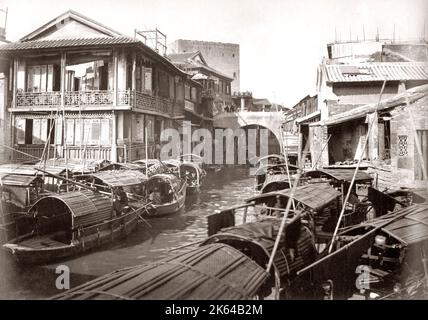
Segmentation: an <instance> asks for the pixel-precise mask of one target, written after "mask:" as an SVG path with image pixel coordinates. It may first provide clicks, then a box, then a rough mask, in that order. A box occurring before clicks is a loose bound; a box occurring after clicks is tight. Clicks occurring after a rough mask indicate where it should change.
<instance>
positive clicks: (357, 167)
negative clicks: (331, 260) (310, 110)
mask: <svg viewBox="0 0 428 320" xmlns="http://www.w3.org/2000/svg"><path fill="white" fill-rule="evenodd" d="M385 86H386V80H385V81H384V82H383V85H382V88H381V90H380V94H379V101H378V103H377V105H376V110H375V117H374V119H373V121H372V122H371V123H369V125H368V130H367V134H366V137H365V139H364V143H363V147H362V150H365V148H366V146H367V141H368V139H369V136H370V134H371V130H372V126H373V123H374V122H375V121H377V109H378V107H379V105H380V102H381V99H382V94H383V91H384V90H385ZM357 152H358V150H357ZM363 155H364V151H363V152H361V154H360V155H359V158H358V163H357V166H356V167H355V171H354V175H353V176H352V180H351V183H350V184H349V189H348V192H347V193H346V197H345V200H344V201H343V206H342V210H341V211H340V214H339V219H338V220H337V224H336V227H335V229H334V232H333V236H332V239H331V242H330V246H329V248H328V253H331V250H332V249H333V246H334V242H335V241H336V235H337V232H338V231H339V226H340V223H341V221H342V218H343V215H344V213H345V208H346V203H347V202H348V200H349V197H350V196H351V191H352V187H353V185H354V182H355V178H356V177H357V173H358V170H359V169H360V165H361V161H362V160H363Z"/></svg>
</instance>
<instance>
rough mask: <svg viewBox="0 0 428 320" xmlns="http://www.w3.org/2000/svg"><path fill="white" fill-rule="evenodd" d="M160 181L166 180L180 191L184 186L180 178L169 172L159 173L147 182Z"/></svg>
mask: <svg viewBox="0 0 428 320" xmlns="http://www.w3.org/2000/svg"><path fill="white" fill-rule="evenodd" d="M158 181H162V182H166V183H168V184H170V185H171V187H172V188H173V189H174V190H175V191H176V192H178V191H180V188H181V186H182V181H183V180H181V179H180V178H178V177H177V176H175V175H173V174H167V173H158V174H155V175H153V176H151V177H150V178H149V180H148V181H147V184H151V183H154V184H156V183H157V182H158Z"/></svg>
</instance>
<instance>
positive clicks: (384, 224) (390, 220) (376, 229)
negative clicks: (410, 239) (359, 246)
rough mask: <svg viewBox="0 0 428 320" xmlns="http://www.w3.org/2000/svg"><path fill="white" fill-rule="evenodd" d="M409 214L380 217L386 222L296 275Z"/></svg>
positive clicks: (301, 270)
mask: <svg viewBox="0 0 428 320" xmlns="http://www.w3.org/2000/svg"><path fill="white" fill-rule="evenodd" d="M409 213H410V212H409V211H408V210H406V211H405V212H402V213H400V214H398V215H396V216H395V217H392V218H388V219H385V217H386V216H382V217H381V219H380V220H386V221H385V222H384V223H382V224H379V225H378V226H377V227H375V228H373V229H372V230H370V231H368V232H367V233H365V234H364V235H362V236H360V237H358V238H357V239H355V240H353V241H351V242H350V243H348V244H346V245H344V246H343V247H341V248H340V249H338V250H336V251H335V252H333V253H331V254H328V255H327V256H325V257H323V258H321V259H319V260H317V261H315V262H314V263H312V264H311V265H309V266H306V267H304V268H303V269H300V270H299V271H297V275H298V276H299V275H301V274H302V273H304V272H306V271H308V270H309V269H311V268H313V267H315V266H316V265H318V264H320V263H321V262H324V261H325V260H327V259H329V258H331V257H332V256H334V255H336V254H338V253H340V252H342V251H344V250H348V249H349V248H351V247H352V246H353V245H354V244H355V243H357V242H358V241H360V240H362V239H363V238H364V237H367V236H369V235H371V234H373V233H375V232H376V231H378V230H380V229H382V228H384V227H386V226H387V225H389V224H390V223H392V222H394V221H397V220H398V219H400V218H403V217H405V216H406V215H408V214H409ZM413 213H415V212H413ZM391 214H393V213H391Z"/></svg>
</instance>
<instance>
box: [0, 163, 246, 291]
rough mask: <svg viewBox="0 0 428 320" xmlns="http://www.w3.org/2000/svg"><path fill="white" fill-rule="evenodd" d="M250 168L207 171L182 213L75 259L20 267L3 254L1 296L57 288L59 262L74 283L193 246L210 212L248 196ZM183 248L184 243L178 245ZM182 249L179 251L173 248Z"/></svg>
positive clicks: (0, 256) (142, 226)
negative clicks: (198, 191)
mask: <svg viewBox="0 0 428 320" xmlns="http://www.w3.org/2000/svg"><path fill="white" fill-rule="evenodd" d="M253 193H254V191H253V179H252V178H251V177H250V176H249V169H245V168H233V169H226V170H224V171H221V172H219V173H209V174H208V176H207V177H206V179H205V182H204V186H203V188H202V190H201V193H200V194H199V195H194V196H191V197H187V199H186V206H185V208H183V210H182V211H181V212H179V213H176V214H173V215H170V216H165V217H159V218H153V219H149V220H148V222H149V224H150V225H151V226H150V227H149V226H147V225H145V224H144V223H140V224H139V225H138V227H137V229H136V230H135V231H134V232H133V233H132V234H131V235H130V236H129V237H127V238H126V239H123V240H121V241H119V242H117V243H115V244H112V245H109V246H106V247H103V248H100V249H98V250H95V251H91V252H89V253H87V254H85V255H82V256H79V257H77V258H74V259H71V260H66V261H61V262H57V263H55V264H51V265H46V266H21V265H19V264H17V263H15V262H14V261H12V259H11V258H10V257H9V256H6V255H5V254H4V252H2V253H0V299H44V298H47V297H50V296H52V295H54V294H56V293H59V291H58V289H56V286H55V280H56V277H57V276H58V274H56V273H55V270H56V267H57V266H58V265H66V266H67V267H68V268H69V269H70V272H71V276H70V286H71V287H74V286H76V285H79V284H81V283H83V282H85V281H88V280H91V279H93V278H95V277H97V276H100V275H103V274H106V273H109V272H112V271H114V270H116V269H120V268H124V267H129V266H134V265H139V264H145V263H149V262H153V261H156V260H158V259H162V258H165V257H168V256H172V255H175V254H178V253H182V252H185V251H188V250H191V249H192V248H194V246H188V247H183V246H185V245H187V244H191V243H193V242H197V241H199V240H203V239H204V238H206V236H207V216H208V215H210V214H212V213H214V212H215V211H216V210H219V209H223V208H227V207H230V206H233V205H236V204H238V203H241V202H242V201H243V200H244V199H246V198H248V197H250V196H251V195H252V194H253ZM180 247H182V248H180ZM174 248H179V249H176V250H171V249H174Z"/></svg>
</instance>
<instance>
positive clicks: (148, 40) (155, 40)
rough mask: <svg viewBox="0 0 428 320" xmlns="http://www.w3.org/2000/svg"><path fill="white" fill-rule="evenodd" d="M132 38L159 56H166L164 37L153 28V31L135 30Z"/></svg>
mask: <svg viewBox="0 0 428 320" xmlns="http://www.w3.org/2000/svg"><path fill="white" fill-rule="evenodd" d="M134 38H135V39H138V38H140V40H141V41H142V42H143V43H144V44H145V45H147V46H149V47H150V48H152V49H153V50H155V51H156V52H157V53H159V54H160V55H163V56H165V55H166V49H167V47H166V35H165V34H163V33H162V32H160V31H159V30H158V28H155V29H154V30H141V31H140V30H137V29H135V31H134Z"/></svg>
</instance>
